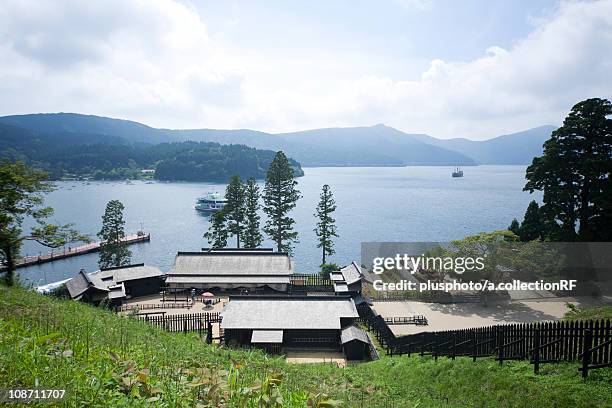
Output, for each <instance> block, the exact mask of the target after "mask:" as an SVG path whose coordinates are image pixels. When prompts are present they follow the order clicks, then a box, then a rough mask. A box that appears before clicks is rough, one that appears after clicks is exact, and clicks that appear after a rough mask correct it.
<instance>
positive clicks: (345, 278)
mask: <svg viewBox="0 0 612 408" xmlns="http://www.w3.org/2000/svg"><path fill="white" fill-rule="evenodd" d="M329 279H330V280H331V281H332V283H333V286H334V292H335V293H337V294H347V295H351V296H355V295H358V294H360V293H361V289H362V280H363V274H362V273H361V268H360V267H359V265H357V263H356V262H355V261H353V262H351V263H350V264H348V265H347V266H344V267H342V268H340V270H339V271H334V272H332V273H330V274H329Z"/></svg>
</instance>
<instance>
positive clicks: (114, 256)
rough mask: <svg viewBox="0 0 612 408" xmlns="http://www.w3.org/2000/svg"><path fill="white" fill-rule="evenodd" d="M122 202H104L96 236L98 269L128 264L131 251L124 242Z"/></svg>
mask: <svg viewBox="0 0 612 408" xmlns="http://www.w3.org/2000/svg"><path fill="white" fill-rule="evenodd" d="M123 210H124V207H123V204H122V203H121V201H119V200H111V201H109V202H108V203H107V204H106V210H105V211H104V215H103V216H102V229H101V230H100V232H98V237H99V238H100V240H101V241H102V242H101V244H100V257H99V259H98V266H100V269H103V268H110V267H114V266H124V265H129V264H130V259H131V257H132V252H131V251H130V250H129V249H128V246H127V242H125V230H124V227H125V221H124V219H123Z"/></svg>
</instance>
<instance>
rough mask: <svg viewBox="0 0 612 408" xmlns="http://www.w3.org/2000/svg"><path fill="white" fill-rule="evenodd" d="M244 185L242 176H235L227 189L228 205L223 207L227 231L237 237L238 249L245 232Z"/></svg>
mask: <svg viewBox="0 0 612 408" xmlns="http://www.w3.org/2000/svg"><path fill="white" fill-rule="evenodd" d="M244 198H245V197H244V185H243V184H242V180H240V176H238V175H234V176H232V177H231V178H230V182H229V184H228V185H227V188H226V189H225V199H226V200H227V203H226V204H225V206H224V207H223V213H224V214H225V219H226V221H227V231H228V233H229V234H231V235H234V236H235V237H236V248H240V235H241V234H242V231H243V230H244V221H245V220H244V215H245V203H244Z"/></svg>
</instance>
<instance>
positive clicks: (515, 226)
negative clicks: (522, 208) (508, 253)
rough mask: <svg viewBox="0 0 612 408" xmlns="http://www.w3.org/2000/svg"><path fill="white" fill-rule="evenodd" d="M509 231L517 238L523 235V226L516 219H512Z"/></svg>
mask: <svg viewBox="0 0 612 408" xmlns="http://www.w3.org/2000/svg"><path fill="white" fill-rule="evenodd" d="M508 231H511V232H512V233H513V234H514V235H516V236H517V237H518V236H519V235H520V234H521V224H520V223H519V222H518V220H517V219H516V218H514V219H512V222H511V223H510V226H509V227H508Z"/></svg>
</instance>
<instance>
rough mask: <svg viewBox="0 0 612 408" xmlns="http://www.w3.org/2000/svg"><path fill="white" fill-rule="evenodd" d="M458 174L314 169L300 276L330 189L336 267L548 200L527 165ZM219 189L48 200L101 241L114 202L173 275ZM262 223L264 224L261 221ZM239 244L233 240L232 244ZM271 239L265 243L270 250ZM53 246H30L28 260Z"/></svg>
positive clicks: (128, 190) (70, 190)
mask: <svg viewBox="0 0 612 408" xmlns="http://www.w3.org/2000/svg"><path fill="white" fill-rule="evenodd" d="M451 171H452V169H451V168H450V167H429V166H422V167H368V168H356V167H340V168H338V167H335V168H320V167H319V168H305V169H304V172H305V175H304V177H300V178H299V179H298V182H299V185H298V188H299V190H300V191H301V194H302V196H303V198H301V199H300V200H299V202H298V205H297V207H296V208H295V210H294V212H293V214H292V215H293V217H294V218H295V220H296V222H297V224H296V229H297V230H298V231H299V239H300V242H299V243H298V244H297V245H296V248H295V251H294V261H295V270H296V271H297V272H299V273H312V272H316V271H317V268H318V265H319V264H320V263H321V254H320V250H319V249H318V248H317V247H316V241H315V235H314V232H313V228H314V225H315V223H316V220H315V218H314V216H313V212H314V210H315V206H316V204H317V202H318V200H319V193H320V191H321V187H322V186H323V184H326V183H327V184H329V185H330V186H331V188H332V191H333V193H334V196H335V199H336V203H337V206H338V209H337V211H336V213H335V218H336V224H337V227H338V233H339V235H340V237H339V238H338V239H336V254H335V255H334V256H332V257H331V261H333V262H335V263H337V264H339V265H344V264H347V263H349V262H350V261H352V260H357V261H358V260H359V257H360V244H361V242H364V241H384V242H388V241H447V240H452V239H459V238H462V237H464V236H466V235H469V234H473V233H478V232H481V231H491V230H495V229H503V228H506V227H507V226H508V225H509V224H510V221H511V220H512V218H514V217H517V218H519V219H522V216H523V214H524V212H525V209H526V208H527V205H528V203H529V201H531V200H532V199H533V198H535V199H537V200H540V198H541V195H540V194H533V195H530V194H529V193H526V192H523V191H522V188H523V186H524V184H525V180H524V179H525V166H477V167H467V168H464V173H465V177H464V178H455V179H454V178H452V177H451ZM224 189H225V185H222V184H214V183H159V182H155V183H153V184H146V183H145V182H143V181H133V182H130V183H127V182H125V181H121V182H91V183H85V182H58V183H57V190H56V191H54V192H52V193H50V194H48V196H47V200H46V202H47V204H48V205H50V206H52V207H54V208H55V215H54V216H53V218H52V220H53V221H54V222H56V223H62V224H64V223H74V224H75V225H76V227H77V228H78V229H79V231H80V232H82V233H85V234H88V235H90V236H91V237H95V234H96V233H97V232H98V231H99V229H100V227H101V217H102V214H103V213H104V208H105V206H106V203H107V202H108V201H109V200H112V199H118V200H120V201H121V202H123V204H124V205H125V212H124V218H125V220H126V233H133V232H135V231H137V230H138V229H140V228H141V227H142V228H144V230H145V231H146V232H149V233H151V242H150V243H142V244H136V245H132V246H130V249H131V251H132V254H133V257H132V261H133V262H134V263H138V262H145V263H147V264H151V265H156V266H158V267H160V268H161V269H162V270H163V271H167V270H169V269H170V268H171V266H172V263H173V261H174V256H175V255H176V252H177V251H199V250H200V249H201V248H202V247H205V246H207V245H208V244H207V243H206V242H205V240H204V239H203V238H202V234H203V233H204V232H205V231H206V230H207V229H208V226H209V225H210V223H209V220H208V218H207V217H205V216H203V215H201V214H200V213H198V212H197V211H196V210H195V209H194V204H195V201H196V198H197V197H198V196H201V195H203V194H204V193H206V192H208V191H220V192H222V191H224ZM262 221H263V219H262ZM234 242H235V240H234V239H230V244H233V243H234ZM271 245H272V244H271V242H270V241H266V243H265V246H271ZM39 251H42V252H48V249H46V248H44V247H41V246H39V245H37V244H35V243H32V242H27V243H26V245H25V246H24V249H23V253H24V254H26V253H27V254H29V255H34V254H38V253H39ZM97 260H98V255H97V254H96V253H92V254H87V255H82V256H77V257H72V258H68V259H65V260H61V261H56V262H52V263H47V264H42V265H38V266H32V267H28V268H23V269H19V270H18V272H19V275H20V277H21V279H22V280H24V281H27V282H30V283H33V284H35V285H40V284H44V283H49V282H55V281H58V280H62V279H66V278H69V277H72V276H74V275H75V274H76V273H77V272H78V271H79V270H80V269H81V268H83V269H85V270H86V271H94V270H97Z"/></svg>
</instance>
